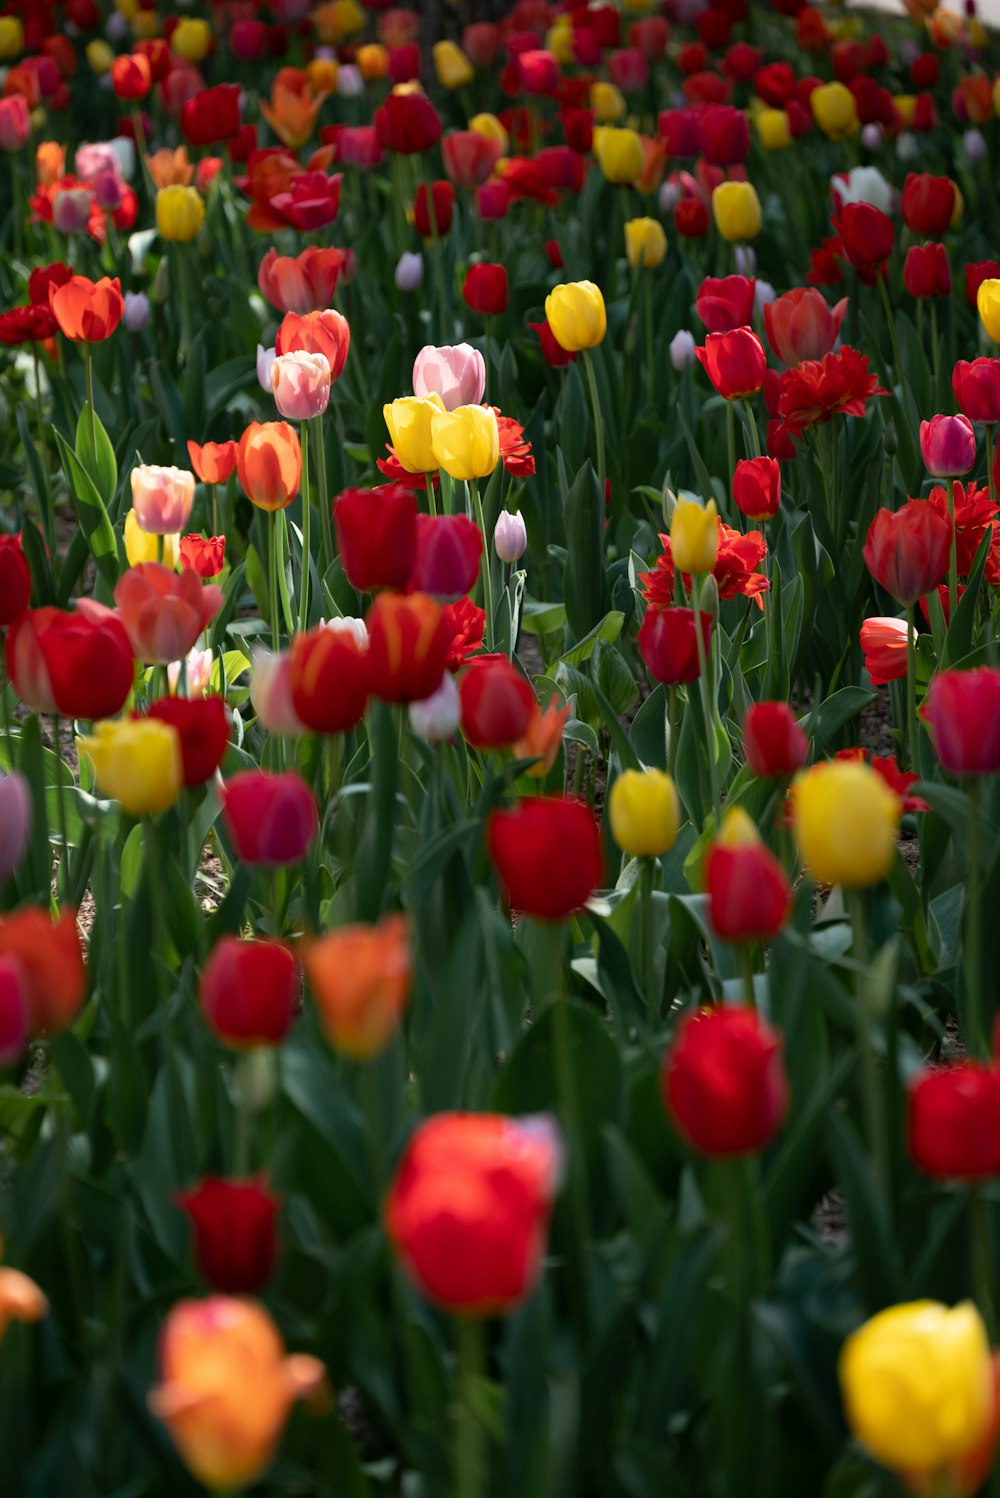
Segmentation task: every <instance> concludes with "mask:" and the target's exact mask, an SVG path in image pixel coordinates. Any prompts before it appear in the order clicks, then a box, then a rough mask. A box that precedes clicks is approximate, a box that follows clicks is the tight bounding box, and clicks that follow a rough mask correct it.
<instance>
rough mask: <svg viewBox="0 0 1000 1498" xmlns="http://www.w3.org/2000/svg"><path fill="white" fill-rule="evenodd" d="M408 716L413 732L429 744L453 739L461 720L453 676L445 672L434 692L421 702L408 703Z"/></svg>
mask: <svg viewBox="0 0 1000 1498" xmlns="http://www.w3.org/2000/svg"><path fill="white" fill-rule="evenodd" d="M408 716H409V719H410V727H411V728H412V729H413V732H414V733H415V734H416V735H417V737H418V738H420V739H426V740H427V742H428V743H429V744H440V743H443V742H444V741H445V740H446V739H452V738H454V737H455V734H456V733H457V732H458V725H459V723H460V722H461V718H462V708H461V703H460V701H459V696H458V686H457V685H456V682H455V678H454V676H452V675H450V674H449V672H448V671H445V673H444V675H443V676H442V677H441V681H440V684H439V686H438V687H437V689H436V691H433V692H432V693H431V694H430V696H429V697H425V698H424V700H423V701H422V702H411V703H410V705H409V708H408Z"/></svg>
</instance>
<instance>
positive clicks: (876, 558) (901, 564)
mask: <svg viewBox="0 0 1000 1498" xmlns="http://www.w3.org/2000/svg"><path fill="white" fill-rule="evenodd" d="M950 550H951V527H950V525H949V524H948V521H947V520H946V519H944V517H943V516H941V515H940V514H939V513H938V512H937V511H936V510H935V509H933V507H932V506H931V505H929V504H927V502H926V501H925V500H920V499H911V500H908V501H907V502H906V504H905V505H903V506H902V507H901V508H900V509H898V510H896V511H895V512H893V511H892V510H879V511H877V513H876V515H875V518H874V520H873V521H872V523H871V525H870V526H869V528H868V535H867V538H866V540H865V545H864V559H865V565H866V566H867V568H868V571H869V572H870V573H871V575H872V577H873V578H874V579H875V581H876V582H877V583H878V584H879V585H880V587H883V588H884V589H885V591H886V592H887V593H890V594H891V595H892V597H893V598H895V599H896V601H897V602H898V603H903V604H907V605H910V604H914V603H916V601H917V599H918V598H922V597H923V595H924V594H925V593H929V592H930V591H931V590H932V589H933V588H936V587H937V585H938V583H940V582H943V581H944V578H945V575H946V573H947V571H948V556H949V553H950Z"/></svg>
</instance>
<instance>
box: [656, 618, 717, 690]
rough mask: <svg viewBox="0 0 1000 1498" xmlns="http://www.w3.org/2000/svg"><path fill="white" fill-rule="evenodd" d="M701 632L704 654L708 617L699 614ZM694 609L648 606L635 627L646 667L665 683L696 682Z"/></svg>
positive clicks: (709, 624)
mask: <svg viewBox="0 0 1000 1498" xmlns="http://www.w3.org/2000/svg"><path fill="white" fill-rule="evenodd" d="M700 617H701V633H702V640H703V642H704V646H705V652H706V655H707V652H708V647H709V643H710V641H711V637H712V616H711V614H702V615H701V616H700ZM694 629H695V625H694V610H693V609H681V608H667V609H663V608H648V609H647V610H646V616H645V618H644V619H643V621H642V624H641V625H640V627H639V651H640V654H641V655H642V658H643V660H644V661H645V663H646V669H647V670H648V671H649V673H650V675H651V676H655V678H656V680H657V681H662V682H665V683H666V685H667V686H677V685H678V684H679V683H681V682H689V681H697V680H698V677H699V675H700V674H701V667H700V665H699V663H698V641H697V640H696V638H695V633H694Z"/></svg>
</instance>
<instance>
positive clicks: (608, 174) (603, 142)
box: [594, 126, 643, 183]
mask: <svg viewBox="0 0 1000 1498" xmlns="http://www.w3.org/2000/svg"><path fill="white" fill-rule="evenodd" d="M594 155H595V156H596V157H597V164H598V166H599V167H600V168H601V171H602V172H603V173H604V176H605V178H606V179H607V181H608V182H615V183H632V182H634V181H635V179H636V178H637V177H638V176H639V174H640V172H641V171H642V167H643V154H642V141H641V140H640V139H639V137H638V135H637V134H636V132H635V131H634V130H609V129H608V128H607V126H604V127H603V128H599V129H597V130H595V131H594Z"/></svg>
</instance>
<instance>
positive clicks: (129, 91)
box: [111, 52, 153, 102]
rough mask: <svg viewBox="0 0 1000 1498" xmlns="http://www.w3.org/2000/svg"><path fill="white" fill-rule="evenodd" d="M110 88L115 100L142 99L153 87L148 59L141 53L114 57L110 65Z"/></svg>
mask: <svg viewBox="0 0 1000 1498" xmlns="http://www.w3.org/2000/svg"><path fill="white" fill-rule="evenodd" d="M111 86H112V88H113V89H114V93H115V98H116V99H127V100H128V101H129V102H131V101H133V100H135V99H144V98H145V97H146V95H147V94H148V93H149V91H150V89H151V88H152V86H153V70H152V68H151V66H150V63H149V58H148V57H144V56H143V55H142V53H141V52H135V53H132V54H131V55H128V54H126V55H125V56H122V57H116V58H115V60H114V62H113V63H112V64H111Z"/></svg>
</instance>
